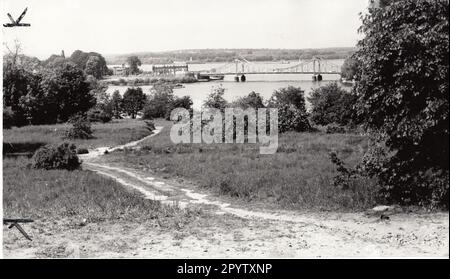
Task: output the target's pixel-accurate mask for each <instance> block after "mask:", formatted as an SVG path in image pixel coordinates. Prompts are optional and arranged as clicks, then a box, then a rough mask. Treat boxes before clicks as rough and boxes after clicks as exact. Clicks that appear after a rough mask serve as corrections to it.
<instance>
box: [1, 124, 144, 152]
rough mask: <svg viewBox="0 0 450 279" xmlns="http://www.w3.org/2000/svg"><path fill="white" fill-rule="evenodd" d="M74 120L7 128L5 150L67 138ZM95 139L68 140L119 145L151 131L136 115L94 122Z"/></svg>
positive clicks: (89, 146) (83, 145) (89, 145)
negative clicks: (71, 121)
mask: <svg viewBox="0 0 450 279" xmlns="http://www.w3.org/2000/svg"><path fill="white" fill-rule="evenodd" d="M70 127H71V125H70V124H56V125H32V126H24V127H19V128H17V127H14V128H12V129H8V130H3V152H4V153H15V152H34V151H35V150H36V149H37V148H39V147H40V146H42V145H45V144H47V143H58V142H62V141H65V139H64V136H65V133H66V131H67V130H68V129H69V128H70ZM92 131H93V136H94V138H93V139H89V140H83V139H77V140H67V141H70V142H73V143H75V145H76V146H77V147H78V148H87V149H92V148H96V147H100V146H115V145H120V144H124V143H127V142H130V141H134V140H138V139H140V138H143V137H144V136H147V135H148V134H150V131H149V130H148V129H147V128H146V125H145V122H144V121H141V120H136V119H121V120H114V121H112V122H110V123H93V124H92Z"/></svg>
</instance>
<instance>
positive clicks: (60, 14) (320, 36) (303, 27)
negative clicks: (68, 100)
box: [0, 0, 368, 59]
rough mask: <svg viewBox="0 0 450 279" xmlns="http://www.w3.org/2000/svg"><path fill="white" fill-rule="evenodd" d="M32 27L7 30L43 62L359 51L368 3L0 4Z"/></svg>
mask: <svg viewBox="0 0 450 279" xmlns="http://www.w3.org/2000/svg"><path fill="white" fill-rule="evenodd" d="M0 2H1V3H2V9H1V11H2V17H1V18H2V23H6V22H9V19H8V17H7V15H6V13H7V12H10V13H11V14H12V16H13V18H17V17H18V16H19V15H20V14H21V12H22V10H23V9H24V8H25V7H28V12H27V14H26V16H25V17H24V18H23V20H22V22H23V23H31V27H20V28H18V27H15V28H4V27H2V35H3V40H4V41H6V42H12V41H13V40H14V39H16V38H17V39H18V40H19V41H20V42H21V43H22V46H23V51H24V52H25V53H26V54H28V55H33V56H37V57H38V58H40V59H45V58H47V57H48V56H49V55H50V54H53V53H55V54H59V53H60V52H61V50H62V49H64V51H65V53H66V55H70V54H71V53H72V52H73V51H74V50H76V49H81V50H84V51H96V52H100V53H102V54H118V53H130V52H140V51H163V50H176V49H191V48H324V47H345V46H354V45H355V44H356V41H357V39H358V37H359V36H358V34H357V28H358V27H359V26H360V19H359V15H358V13H359V12H364V11H365V10H366V9H367V4H368V0H0Z"/></svg>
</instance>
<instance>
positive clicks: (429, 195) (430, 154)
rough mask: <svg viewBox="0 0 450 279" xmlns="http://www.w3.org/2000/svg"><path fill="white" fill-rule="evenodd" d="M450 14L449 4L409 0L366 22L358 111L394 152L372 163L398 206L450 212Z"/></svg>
mask: <svg viewBox="0 0 450 279" xmlns="http://www.w3.org/2000/svg"><path fill="white" fill-rule="evenodd" d="M388 2H391V1H388ZM448 12H449V2H448V1H442V0H403V1H392V3H389V5H385V6H382V7H381V8H377V9H370V12H369V14H368V15H366V16H364V17H363V25H362V27H361V28H360V31H361V32H363V33H364V34H365V37H364V38H363V39H362V40H361V41H360V42H359V43H358V50H357V52H356V53H355V55H354V58H355V59H356V60H357V62H358V64H359V71H358V72H357V80H358V82H357V87H356V92H357V94H358V98H359V99H358V104H359V105H358V113H359V115H360V116H361V119H364V122H365V126H366V127H367V128H368V129H369V131H374V132H375V133H376V134H377V135H378V137H379V139H382V140H383V141H384V143H385V145H386V147H387V149H388V150H387V152H386V154H385V155H386V157H385V158H384V159H382V160H380V159H379V158H378V159H376V161H377V163H376V164H374V161H373V160H372V161H371V160H369V161H371V162H370V164H371V165H372V166H371V169H372V171H373V173H374V174H376V175H377V176H378V178H379V179H380V183H381V184H382V186H383V189H384V192H385V197H386V198H388V199H389V200H391V201H395V202H401V203H415V204H428V203H431V204H434V205H436V204H439V203H444V204H447V206H448V202H449V201H448V177H449V176H448V174H449V170H448V168H449V163H448V156H449V120H448V112H449V105H448V92H449V91H448V89H449V88H448V79H449V76H448V68H449V63H448V61H449V33H448V32H449V25H448Z"/></svg>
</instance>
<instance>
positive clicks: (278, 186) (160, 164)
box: [106, 121, 376, 211]
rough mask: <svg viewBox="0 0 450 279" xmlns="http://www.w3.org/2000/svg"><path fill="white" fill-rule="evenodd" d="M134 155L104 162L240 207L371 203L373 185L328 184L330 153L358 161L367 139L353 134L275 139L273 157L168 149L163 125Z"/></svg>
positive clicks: (242, 150)
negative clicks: (191, 186) (176, 181)
mask: <svg viewBox="0 0 450 279" xmlns="http://www.w3.org/2000/svg"><path fill="white" fill-rule="evenodd" d="M156 125H164V126H165V128H164V129H163V131H162V132H161V133H160V134H159V135H157V136H155V137H152V138H151V139H149V140H148V141H145V142H143V143H142V144H141V146H142V148H141V149H138V150H122V151H117V152H113V153H111V154H108V155H107V157H106V160H108V161H109V162H123V163H124V164H128V165H133V166H135V167H138V168H145V169H149V170H151V171H152V172H155V173H157V174H159V175H160V176H163V177H170V178H183V179H188V180H190V181H193V182H195V183H196V184H198V185H199V186H200V187H203V188H206V189H209V190H212V191H213V192H215V193H217V194H219V195H226V196H229V197H233V198H236V199H239V200H241V201H246V202H252V201H254V202H262V203H270V204H273V205H276V206H279V207H281V208H286V209H313V210H316V209H319V210H343V211H347V210H363V209H366V208H368V207H370V206H372V205H374V204H375V200H374V197H375V192H376V189H375V188H376V184H375V182H374V181H371V180H365V181H356V183H354V185H352V187H350V189H348V190H343V189H340V188H337V187H335V186H334V185H333V177H334V176H335V175H336V166H335V165H333V164H332V163H331V160H330V157H329V153H330V151H335V152H337V154H338V156H339V157H340V158H342V159H343V161H344V162H345V163H346V164H347V165H348V166H354V165H355V164H357V163H358V162H359V160H360V159H361V156H362V155H363V153H364V151H365V150H366V149H367V138H366V137H365V136H363V135H358V134H327V133H324V132H314V133H296V132H290V133H285V134H281V135H280V136H279V147H278V151H277V153H276V154H273V155H260V154H259V148H258V145H256V144H173V143H172V142H171V140H170V137H169V135H170V126H171V123H170V122H168V121H162V122H161V121H160V122H157V123H156Z"/></svg>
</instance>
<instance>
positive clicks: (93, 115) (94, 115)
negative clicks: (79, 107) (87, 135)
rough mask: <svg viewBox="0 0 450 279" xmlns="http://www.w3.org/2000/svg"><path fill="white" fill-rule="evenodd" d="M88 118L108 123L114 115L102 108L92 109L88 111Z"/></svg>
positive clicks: (92, 120) (90, 120)
mask: <svg viewBox="0 0 450 279" xmlns="http://www.w3.org/2000/svg"><path fill="white" fill-rule="evenodd" d="M87 120H88V121H89V122H102V123H106V122H109V121H111V120H112V115H111V114H110V113H107V112H105V111H103V110H101V109H91V110H89V111H88V113H87Z"/></svg>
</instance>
